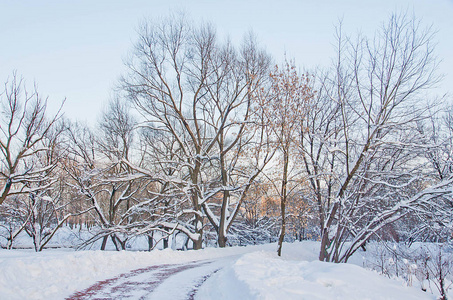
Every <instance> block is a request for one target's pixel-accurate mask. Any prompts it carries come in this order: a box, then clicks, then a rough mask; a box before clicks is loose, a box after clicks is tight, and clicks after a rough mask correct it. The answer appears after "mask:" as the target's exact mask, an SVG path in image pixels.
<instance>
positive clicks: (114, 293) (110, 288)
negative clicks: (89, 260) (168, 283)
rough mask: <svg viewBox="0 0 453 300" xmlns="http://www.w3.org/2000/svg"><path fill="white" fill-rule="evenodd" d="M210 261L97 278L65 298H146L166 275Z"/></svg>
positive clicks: (192, 291)
mask: <svg viewBox="0 0 453 300" xmlns="http://www.w3.org/2000/svg"><path fill="white" fill-rule="evenodd" d="M210 263H212V261H201V262H200V261H194V262H190V263H187V264H176V265H171V264H164V265H154V266H150V267H146V268H140V269H136V270H133V271H130V272H127V273H123V274H120V275H118V276H116V277H113V278H110V279H106V280H102V281H98V282H97V283H95V284H94V285H92V286H90V287H89V288H87V289H85V290H83V291H80V292H76V293H74V294H73V295H72V296H70V297H68V298H66V299H67V300H84V299H90V300H94V299H99V300H100V299H103V300H106V299H146V298H148V297H149V296H151V295H152V293H153V292H154V290H155V289H156V288H157V287H158V286H159V285H161V284H162V283H163V282H164V281H165V280H166V279H168V278H169V277H171V276H173V275H175V274H178V273H181V272H183V271H186V270H189V269H193V268H198V267H202V266H204V265H207V264H210ZM218 270H220V269H216V270H214V271H211V272H210V273H209V274H205V275H204V276H202V277H201V278H199V279H198V280H197V281H195V285H194V286H193V288H192V290H191V291H190V292H189V293H188V294H187V297H186V299H194V296H195V294H196V292H197V291H198V288H199V287H200V286H201V285H202V284H203V283H204V282H205V281H206V280H207V279H208V278H209V277H210V276H211V275H213V274H214V273H216V272H217V271H218Z"/></svg>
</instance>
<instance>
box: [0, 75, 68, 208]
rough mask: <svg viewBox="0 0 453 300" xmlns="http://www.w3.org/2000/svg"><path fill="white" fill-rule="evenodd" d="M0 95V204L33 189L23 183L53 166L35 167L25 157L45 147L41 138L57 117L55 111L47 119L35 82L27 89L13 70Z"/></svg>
mask: <svg viewBox="0 0 453 300" xmlns="http://www.w3.org/2000/svg"><path fill="white" fill-rule="evenodd" d="M0 97H1V98H0V101H1V104H0V105H1V119H0V122H1V127H0V131H1V138H0V151H1V156H2V160H1V161H2V165H1V169H0V181H1V182H2V185H3V187H2V190H1V192H0V204H2V203H3V202H4V201H5V199H6V198H7V197H8V196H11V195H17V194H24V193H31V192H33V191H34V188H30V187H28V186H27V183H28V182H32V181H34V180H35V179H36V178H39V177H40V176H42V175H43V173H45V172H47V171H48V170H49V169H51V168H52V167H53V165H45V166H40V167H37V166H36V165H35V164H34V163H33V162H30V161H29V158H31V157H33V156H35V155H36V154H38V153H40V152H44V151H46V150H47V149H46V148H45V147H44V145H43V143H42V141H43V140H44V139H46V136H47V134H48V132H49V131H50V130H51V128H52V126H53V125H54V123H55V122H56V121H57V119H58V117H59V112H58V113H57V114H56V115H55V116H54V117H53V118H51V119H47V118H46V109H47V101H46V100H43V99H42V98H41V97H40V95H39V93H38V91H37V90H36V86H35V87H34V89H33V91H32V92H28V91H27V90H26V89H25V87H24V82H23V79H22V78H18V77H17V74H16V73H13V75H12V78H11V81H10V82H6V83H5V88H4V90H3V91H2V92H1V93H0ZM38 189H41V187H40V188H38Z"/></svg>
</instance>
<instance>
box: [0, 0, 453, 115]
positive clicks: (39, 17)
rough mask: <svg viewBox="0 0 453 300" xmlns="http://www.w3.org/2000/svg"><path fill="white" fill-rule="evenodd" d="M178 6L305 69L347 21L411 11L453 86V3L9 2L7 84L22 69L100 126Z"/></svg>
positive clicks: (322, 61)
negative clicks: (153, 33) (133, 66)
mask: <svg viewBox="0 0 453 300" xmlns="http://www.w3.org/2000/svg"><path fill="white" fill-rule="evenodd" d="M171 10H173V11H174V10H184V11H185V12H186V14H187V15H188V16H189V17H190V18H191V19H193V20H195V21H197V20H204V21H210V22H212V23H213V24H214V25H216V27H217V30H218V32H219V33H220V34H221V35H224V34H229V36H230V37H231V39H232V40H233V41H240V39H241V38H242V35H243V34H244V33H246V32H247V31H249V30H250V29H252V30H253V31H254V32H255V33H256V35H257V36H258V40H259V41H260V42H261V44H262V45H263V46H265V47H266V48H267V50H268V51H269V52H271V53H272V54H273V55H274V57H275V59H276V60H281V58H282V57H283V54H284V53H285V52H286V53H287V56H289V57H294V58H295V59H296V62H297V64H298V65H300V66H301V67H303V68H313V67H315V66H317V65H326V64H327V63H328V62H329V61H330V59H331V57H332V55H333V48H332V43H333V42H334V25H335V24H337V23H338V19H340V18H342V19H343V23H344V29H345V31H346V32H347V33H351V34H354V33H356V32H358V31H362V32H365V33H367V32H373V31H374V30H375V29H376V28H377V27H378V26H379V25H380V24H381V23H382V22H383V21H386V20H387V19H388V16H389V15H390V14H391V13H392V12H394V11H405V10H407V11H409V12H410V13H412V12H413V13H414V14H415V16H417V17H418V18H421V19H422V21H423V22H424V24H427V25H430V24H432V25H433V26H434V28H435V29H436V30H438V33H437V35H436V40H437V42H438V46H437V55H438V57H439V58H440V59H441V60H442V62H441V65H440V70H439V71H440V73H444V74H445V75H446V77H445V79H444V81H443V83H442V85H441V86H440V88H439V90H438V91H437V92H438V93H445V92H447V91H449V92H453V50H452V49H453V0H431V1H430V0H413V1H409V0H394V1H391V0H380V1H374V0H369V1H365V0H347V1H338V0H337V1H335V0H329V1H327V0H326V1H323V0H319V1H302V0H300V1H296V0H278V1H277V0H275V1H267V0H261V1H255V0H253V1H245V0H230V1H215V0H211V1H208V0H205V1H201V0H192V1H176V0H169V1H162V0H160V1H154V0H148V1H145V0H129V1H115V0H96V1H93V0H91V1H88V0H79V1H69V0H54V1H50V0H43V1H37V0H20V1H13V0H0V83H2V84H3V82H4V81H5V80H6V78H7V77H8V76H9V75H11V73H12V71H13V70H17V71H18V73H19V74H22V75H23V76H24V77H25V79H26V80H27V82H28V83H29V84H30V85H31V84H33V81H36V82H37V83H38V87H39V91H40V92H41V94H43V95H48V96H49V103H50V105H51V109H55V107H56V106H57V105H58V103H60V102H61V100H62V99H63V98H64V97H66V98H67V101H66V104H65V106H64V109H63V110H64V112H65V114H66V115H67V116H68V117H70V118H71V119H76V118H77V119H80V120H82V121H83V120H85V121H88V122H90V123H93V122H94V121H95V120H96V117H97V115H98V114H99V112H100V111H101V109H102V107H103V106H104V105H105V103H106V102H107V100H108V99H109V97H110V95H111V94H112V92H111V90H112V87H113V86H114V84H115V82H116V80H117V78H118V77H119V75H120V74H121V72H122V70H123V63H122V59H123V58H124V57H125V56H126V55H127V53H128V51H129V50H130V49H131V46H132V43H133V42H134V41H135V39H136V36H137V35H136V32H135V29H136V28H137V25H138V22H139V21H140V20H141V19H143V18H145V17H146V18H157V17H159V16H166V15H167V14H168V13H169V12H170V11H171Z"/></svg>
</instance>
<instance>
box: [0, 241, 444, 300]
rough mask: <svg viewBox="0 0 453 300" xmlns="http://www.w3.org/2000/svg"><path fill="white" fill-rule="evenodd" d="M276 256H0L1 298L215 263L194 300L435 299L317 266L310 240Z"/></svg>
mask: <svg viewBox="0 0 453 300" xmlns="http://www.w3.org/2000/svg"><path fill="white" fill-rule="evenodd" d="M275 250H276V245H275V244H268V245H260V246H248V247H232V248H226V249H215V248H208V249H204V250H199V251H184V252H183V251H173V250H169V249H167V250H156V251H151V252H133V251H121V252H113V251H73V250H51V249H49V250H45V251H43V252H41V253H35V252H33V251H31V250H0V269H1V272H0V295H1V296H0V298H1V299H11V300H14V299H63V298H65V297H68V296H70V295H71V294H73V293H74V292H76V291H80V290H83V289H86V288H88V287H89V286H91V285H92V284H94V283H95V282H96V281H99V280H105V279H108V278H111V277H114V276H117V275H119V274H121V273H124V272H127V271H130V270H133V269H137V268H142V267H146V266H150V265H157V264H173V263H174V264H177V263H186V262H187V263H188V262H192V261H198V260H214V261H222V262H223V266H225V267H223V268H222V269H220V270H219V271H218V272H216V273H215V274H213V275H212V276H211V277H209V278H208V279H207V280H206V281H205V282H204V284H203V285H202V286H201V287H200V288H199V290H198V292H197V294H196V295H195V299H216V300H217V299H279V300H280V299H436V297H435V296H434V295H432V294H430V293H425V292H422V291H421V290H420V289H418V288H416V287H408V286H406V284H405V283H404V282H402V281H397V280H393V279H389V278H386V277H384V276H381V275H379V274H377V273H376V272H373V271H369V270H366V269H364V268H362V267H360V266H357V265H354V264H332V263H324V262H319V261H317V251H318V244H317V243H316V242H301V243H292V244H285V245H284V248H283V253H284V255H283V256H282V257H281V258H279V257H277V255H276V251H275ZM356 261H359V259H357V260H356ZM180 277H181V276H180ZM184 280H185V279H184V278H178V282H179V283H180V284H183V281H184ZM187 281H190V278H187ZM175 285H177V284H175ZM175 288H177V287H175Z"/></svg>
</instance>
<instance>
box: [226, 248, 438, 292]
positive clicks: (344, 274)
mask: <svg viewBox="0 0 453 300" xmlns="http://www.w3.org/2000/svg"><path fill="white" fill-rule="evenodd" d="M233 269H234V271H235V274H236V276H237V278H238V280H239V281H241V282H243V283H245V284H246V285H247V286H248V289H249V293H248V295H249V296H251V297H250V299H311V300H317V299H376V300H377V299H435V297H434V296H433V295H431V294H427V293H424V292H422V291H420V290H418V289H415V288H412V287H405V286H402V284H401V283H400V282H397V281H394V280H391V279H388V278H385V277H383V276H380V275H378V274H377V273H374V272H371V271H368V270H365V269H363V268H361V267H358V266H356V265H351V264H333V263H325V262H320V261H311V262H308V261H290V260H283V259H280V258H278V257H277V256H276V254H274V253H273V252H263V251H261V252H254V253H250V254H246V255H244V256H242V257H241V258H240V259H239V260H238V261H237V262H236V263H235V264H234V266H233ZM242 299H244V298H242Z"/></svg>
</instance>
